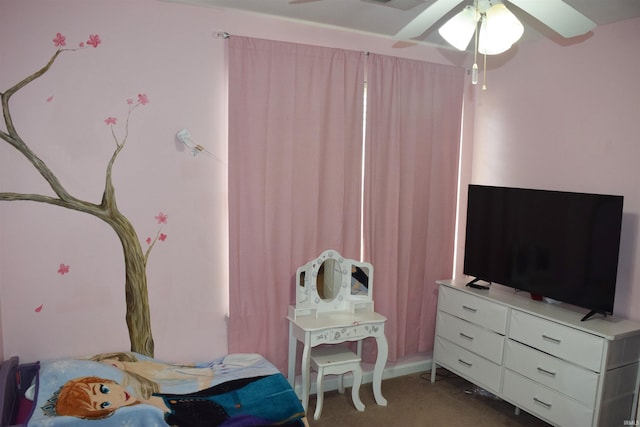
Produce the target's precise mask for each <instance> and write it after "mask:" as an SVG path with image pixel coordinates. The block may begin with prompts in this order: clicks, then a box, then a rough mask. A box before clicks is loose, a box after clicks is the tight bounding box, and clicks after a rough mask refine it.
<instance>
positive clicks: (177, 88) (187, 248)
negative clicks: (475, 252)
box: [0, 0, 465, 361]
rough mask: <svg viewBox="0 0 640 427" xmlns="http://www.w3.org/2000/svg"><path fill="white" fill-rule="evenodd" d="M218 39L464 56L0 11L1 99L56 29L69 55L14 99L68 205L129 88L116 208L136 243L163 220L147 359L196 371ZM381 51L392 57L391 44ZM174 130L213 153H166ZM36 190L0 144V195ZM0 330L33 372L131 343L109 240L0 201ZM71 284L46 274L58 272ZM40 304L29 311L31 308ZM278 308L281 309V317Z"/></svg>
mask: <svg viewBox="0 0 640 427" xmlns="http://www.w3.org/2000/svg"><path fill="white" fill-rule="evenodd" d="M219 30H223V31H227V32H229V33H231V34H238V35H243V36H250V37H261V38H270V39H277V40H285V41H292V42H299V43H309V44H316V45H318V44H319V45H326V46H334V47H341V48H346V49H353V50H363V51H372V52H377V53H381V54H388V55H397V56H404V57H407V58H413V59H422V60H428V61H431V62H440V63H454V64H456V65H460V64H462V63H463V62H464V60H465V56H464V55H459V54H454V53H452V52H447V51H440V50H438V49H434V48H431V47H428V46H424V45H416V46H412V47H404V48H398V47H397V46H406V45H402V44H400V45H398V44H396V41H395V40H392V39H388V38H379V37H373V36H369V35H364V34H356V33H347V32H343V31H337V30H334V29H327V28H319V27H310V26H306V25H302V24H299V23H294V22H290V21H281V20H275V19H270V18H266V17H262V16H258V15H253V14H247V13H240V12H232V11H224V10H220V9H215V8H197V7H191V6H183V5H175V4H169V3H164V2H160V1H155V0H136V1H131V0H56V1H55V2H51V1H45V0H20V1H16V0H0V91H4V90H5V89H6V88H8V87H10V86H11V85H13V84H14V83H15V82H17V81H19V80H20V79H22V78H24V77H26V76H27V75H28V74H30V73H32V72H34V71H35V70H36V69H38V68H39V67H41V66H43V65H44V64H45V63H46V61H47V60H48V59H49V58H50V57H51V55H52V54H53V53H54V51H55V46H54V43H53V41H52V40H53V38H54V37H55V36H56V33H62V34H63V35H65V36H66V38H67V43H68V47H69V46H76V45H77V43H78V42H80V41H86V40H87V38H88V36H89V34H99V36H100V37H101V39H102V43H101V44H100V45H99V47H98V48H96V49H93V48H88V49H84V50H81V51H78V52H67V53H65V54H64V55H63V56H62V57H60V58H59V60H58V61H57V62H56V64H55V65H54V67H53V69H52V70H51V71H50V72H48V73H47V74H45V75H44V76H43V77H42V78H40V79H39V80H38V81H36V82H33V83H32V84H31V85H29V86H27V87H26V88H25V89H24V90H22V91H20V92H19V93H18V94H17V95H16V96H15V97H14V98H13V102H12V108H13V117H14V121H15V124H16V126H17V127H18V129H19V131H20V132H21V135H22V137H23V139H25V140H26V141H27V143H28V144H29V145H30V146H31V147H32V148H33V150H34V151H36V152H37V153H38V154H39V155H40V156H41V157H42V159H43V160H44V161H45V162H46V163H47V164H48V165H49V166H50V168H51V169H53V171H54V172H55V173H56V175H57V176H58V178H59V179H60V180H61V181H62V182H63V184H64V185H65V186H66V187H67V189H68V190H69V191H70V192H71V193H73V194H74V195H76V196H78V197H80V198H83V199H87V200H89V201H93V202H95V203H98V202H99V201H100V197H101V191H102V186H103V182H104V177H105V173H104V171H105V167H106V164H107V161H108V159H109V156H110V155H111V153H112V150H113V149H114V142H113V139H112V137H111V134H110V131H109V128H108V126H106V125H105V123H104V119H106V118H107V117H110V116H113V117H118V118H119V119H120V121H119V122H118V126H117V127H116V130H121V129H122V124H123V120H124V116H125V114H126V109H127V104H126V102H125V101H126V99H128V98H135V97H136V96H137V94H138V93H145V94H147V96H148V97H149V100H150V102H149V104H147V105H145V106H144V107H141V108H138V109H137V110H136V111H135V114H134V116H133V118H132V120H131V123H130V133H129V140H128V142H127V146H126V148H125V150H124V151H123V152H122V154H121V155H120V157H119V158H118V161H117V163H116V167H115V168H114V180H115V184H116V186H117V187H116V190H117V200H118V206H119V208H120V209H121V210H122V211H123V212H124V213H125V215H126V216H127V217H128V218H129V220H131V222H132V223H133V225H134V226H135V228H136V230H137V232H138V234H139V237H140V239H142V240H144V239H145V238H146V237H147V236H151V237H153V236H154V235H155V233H156V232H157V230H158V227H159V225H158V224H157V222H156V221H155V219H154V217H155V216H156V215H158V213H159V212H163V213H165V214H167V215H168V220H167V224H165V225H163V229H162V231H163V233H166V234H167V239H166V241H165V242H162V243H158V244H156V245H155V247H154V249H153V251H152V253H151V255H150V257H149V263H148V266H147V277H148V284H149V297H150V307H151V316H152V327H153V333H154V339H155V347H156V352H155V354H156V356H157V357H160V358H163V359H166V360H204V359H210V358H212V357H214V356H218V355H221V354H224V353H226V351H227V341H226V322H225V319H224V316H225V314H226V308H227V283H228V271H227V261H226V260H227V250H228V249H227V241H228V238H227V232H226V225H227V217H226V212H227V211H226V209H227V205H226V203H227V194H226V191H227V190H226V173H227V165H226V158H227V154H226V153H227V151H226V89H225V88H226V85H225V74H224V69H225V67H224V57H225V50H224V42H223V41H222V40H219V39H216V38H214V37H213V34H214V33H215V32H217V31H219ZM394 45H395V46H396V47H394ZM181 128H188V129H189V130H190V132H191V134H192V136H193V137H194V139H195V142H196V143H199V144H201V145H203V146H205V147H206V148H207V149H209V150H210V151H212V152H213V153H214V156H208V155H206V154H201V155H199V156H198V157H197V158H193V157H191V156H190V155H189V154H187V153H185V152H182V151H179V150H178V149H177V146H176V143H175V140H174V138H175V134H176V132H177V131H178V130H179V129H181ZM2 191H14V192H29V193H32V192H34V193H35V192H44V193H46V194H51V192H50V190H48V188H47V186H46V185H45V184H44V183H43V180H42V179H41V178H40V177H39V175H37V174H36V173H35V172H34V170H33V168H32V167H31V166H30V165H29V164H27V162H26V161H25V160H24V159H23V158H22V157H21V156H20V155H18V153H17V152H16V151H15V150H14V149H13V148H11V147H10V146H9V145H8V144H6V143H5V142H4V141H0V192H2ZM0 242H1V243H0V271H2V276H1V277H2V279H0V280H1V282H0V321H1V325H2V328H1V333H2V338H3V339H2V342H1V347H0V354H2V355H3V356H4V358H7V357H10V356H12V355H20V357H21V359H22V360H23V361H31V360H36V359H43V358H49V357H57V356H65V355H82V354H93V353H97V352H101V351H115V350H122V349H127V348H129V340H128V336H127V329H126V325H125V323H124V313H125V308H124V302H125V297H124V278H123V273H124V265H123V260H122V250H121V248H120V243H119V241H118V240H117V238H116V236H115V234H114V232H113V231H112V230H111V228H110V227H109V226H107V225H106V224H104V223H102V222H101V221H100V220H97V219H95V218H94V217H91V216H88V215H86V214H81V213H77V212H73V211H70V210H67V209H62V208H59V207H54V206H51V205H44V204H36V203H34V202H0ZM61 263H62V264H65V265H68V266H69V273H67V274H64V275H61V274H59V273H58V272H57V270H58V268H59V265H60V264H61ZM40 306H42V308H41V309H40V310H39V311H36V310H37V309H38V308H39V307H40ZM284 316H285V313H283V317H284Z"/></svg>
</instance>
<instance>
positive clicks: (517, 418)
mask: <svg viewBox="0 0 640 427" xmlns="http://www.w3.org/2000/svg"><path fill="white" fill-rule="evenodd" d="M382 394H383V396H384V397H385V398H386V399H387V401H388V404H387V406H386V407H385V406H378V405H376V403H375V400H374V398H373V390H372V388H371V384H370V383H369V384H364V385H362V387H361V388H360V399H362V402H363V403H364V404H365V410H364V412H358V411H357V410H356V409H355V407H354V406H353V402H352V401H351V389H350V388H347V389H346V390H345V393H344V394H339V393H338V392H337V391H335V390H334V391H329V392H325V394H324V405H323V410H322V415H321V416H320V419H319V420H318V421H315V420H314V419H313V413H314V412H315V409H316V396H315V395H312V396H311V397H310V399H309V410H308V411H307V416H308V419H309V424H310V427H356V426H357V427H362V426H366V427H378V426H380V427H383V426H384V427H400V426H402V427H431V426H433V427H447V426H474V427H485V426H486V427H498V426H509V427H511V426H513V427H525V426H526V427H548V426H549V424H547V423H545V422H543V421H541V420H539V419H537V418H535V417H533V416H532V415H529V414H528V413H526V412H524V411H521V412H520V415H515V413H514V409H515V408H514V407H513V405H511V404H509V403H507V402H505V401H503V400H499V399H496V398H494V397H492V396H486V395H484V393H482V390H481V389H478V388H477V387H475V386H474V385H473V384H471V383H469V382H467V381H465V380H464V379H462V378H460V377H458V376H455V375H453V374H450V373H448V372H447V371H446V370H444V369H439V370H438V377H437V381H436V382H435V383H434V384H431V381H430V373H425V374H414V375H407V376H404V377H398V378H392V379H388V380H384V381H383V382H382Z"/></svg>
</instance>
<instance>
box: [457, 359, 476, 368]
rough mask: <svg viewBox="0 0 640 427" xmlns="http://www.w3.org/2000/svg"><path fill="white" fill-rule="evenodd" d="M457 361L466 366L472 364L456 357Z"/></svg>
mask: <svg viewBox="0 0 640 427" xmlns="http://www.w3.org/2000/svg"><path fill="white" fill-rule="evenodd" d="M458 362H460V363H461V364H463V365H464V366H466V367H467V368H470V367H472V366H473V364H471V363H469V362H465V361H464V360H462V359H458Z"/></svg>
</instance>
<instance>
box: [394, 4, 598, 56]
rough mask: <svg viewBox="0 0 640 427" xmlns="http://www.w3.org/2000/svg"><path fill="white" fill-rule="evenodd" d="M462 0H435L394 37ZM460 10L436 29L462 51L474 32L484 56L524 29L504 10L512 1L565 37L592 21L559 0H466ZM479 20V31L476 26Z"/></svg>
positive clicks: (424, 26) (420, 28) (427, 24)
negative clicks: (465, 3) (465, 4)
mask: <svg viewBox="0 0 640 427" xmlns="http://www.w3.org/2000/svg"><path fill="white" fill-rule="evenodd" d="M464 2H465V1H464V0H435V1H434V2H433V3H432V4H431V5H430V6H429V7H427V8H426V9H425V10H424V11H423V12H421V13H420V14H419V15H418V16H417V17H415V18H414V19H413V20H412V21H411V22H409V24H407V25H406V26H405V27H404V28H402V29H401V30H400V31H399V32H398V33H396V35H395V36H394V37H395V38H396V39H404V40H407V39H412V38H416V37H419V36H420V35H422V34H423V33H424V32H425V31H427V30H428V29H430V28H431V27H432V26H433V25H435V24H436V23H437V22H438V21H440V20H441V19H442V18H443V17H444V16H445V15H447V14H448V13H449V12H450V11H452V10H453V9H456V8H458V7H459V6H460V5H461V4H462V3H464ZM467 3H472V4H468V5H467V6H465V7H464V8H463V9H462V10H461V11H460V12H458V13H457V14H456V15H454V16H453V17H452V18H451V19H449V20H448V21H447V22H445V23H444V25H442V26H441V27H440V28H439V30H438V31H439V33H440V35H441V36H442V37H443V38H444V39H445V40H446V41H447V42H449V43H450V44H451V45H452V46H454V47H455V48H457V49H459V50H466V49H467V47H468V45H469V42H470V41H471V39H472V38H473V36H474V34H476V35H477V36H478V38H479V40H478V42H479V45H478V46H477V48H478V51H479V52H480V53H483V54H487V55H494V54H498V53H502V52H504V51H505V50H507V49H509V48H510V47H511V46H512V45H513V43H515V42H516V41H517V40H518V39H519V38H520V37H521V36H522V33H523V31H524V28H523V26H522V24H521V23H520V21H519V20H518V19H517V17H516V16H515V15H514V14H513V13H511V11H509V10H508V8H507V5H509V4H513V5H515V6H517V7H518V8H520V9H522V10H523V11H525V12H527V13H528V14H529V15H531V16H533V17H534V18H536V19H537V20H539V21H540V22H542V23H543V24H544V25H546V26H547V27H549V28H551V29H552V30H554V31H555V32H556V33H558V34H560V35H561V36H563V37H565V38H571V37H576V36H579V35H583V34H586V33H588V32H589V31H591V30H593V29H594V28H595V27H596V25H597V24H596V23H595V22H593V21H592V20H591V19H589V18H587V17H586V16H584V15H583V14H582V13H580V12H578V11H577V10H576V9H574V8H573V7H571V6H570V5H568V4H567V3H565V2H564V1H563V0H508V1H506V0H505V1H504V2H503V1H502V0H467ZM478 23H480V32H479V34H477V32H476V31H477V26H478Z"/></svg>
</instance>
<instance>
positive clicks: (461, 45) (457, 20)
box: [438, 6, 480, 50]
mask: <svg viewBox="0 0 640 427" xmlns="http://www.w3.org/2000/svg"><path fill="white" fill-rule="evenodd" d="M479 19H480V15H479V14H478V12H477V10H476V8H475V7H473V6H466V7H465V8H464V9H462V10H461V11H460V12H459V13H457V14H456V15H455V16H454V17H453V18H451V19H449V20H448V21H447V22H446V23H445V24H444V25H443V26H442V27H440V28H439V29H438V33H440V35H441V36H442V38H443V39H445V40H446V41H447V42H448V43H449V44H450V45H451V46H453V47H455V48H456V49H458V50H467V47H468V46H469V42H470V41H471V38H472V37H473V34H474V33H475V31H476V26H477V24H478V20H479Z"/></svg>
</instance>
